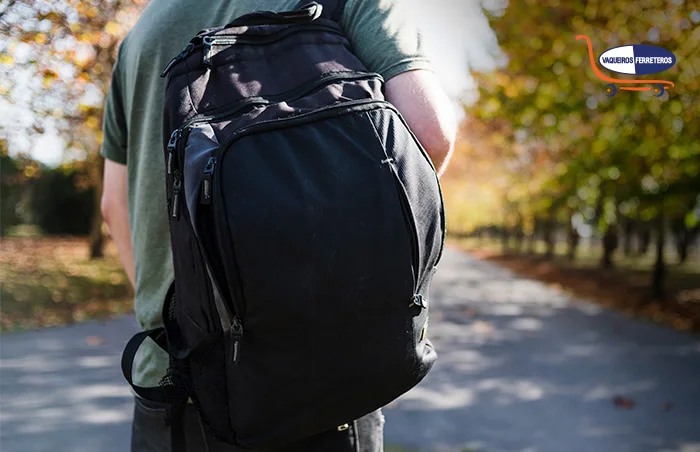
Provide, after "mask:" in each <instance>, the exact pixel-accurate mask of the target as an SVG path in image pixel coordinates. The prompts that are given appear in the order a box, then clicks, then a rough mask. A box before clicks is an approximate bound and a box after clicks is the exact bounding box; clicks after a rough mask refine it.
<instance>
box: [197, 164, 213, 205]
mask: <svg viewBox="0 0 700 452" xmlns="http://www.w3.org/2000/svg"><path fill="white" fill-rule="evenodd" d="M215 168H216V157H209V160H208V161H207V166H205V167H204V172H203V174H202V190H201V194H200V197H199V202H200V204H204V205H209V204H211V198H212V193H211V189H212V185H211V183H212V179H213V178H214V169H215Z"/></svg>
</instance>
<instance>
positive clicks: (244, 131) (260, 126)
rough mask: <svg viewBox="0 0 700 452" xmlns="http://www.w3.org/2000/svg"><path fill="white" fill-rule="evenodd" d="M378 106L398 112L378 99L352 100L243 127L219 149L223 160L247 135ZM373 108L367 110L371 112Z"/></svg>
mask: <svg viewBox="0 0 700 452" xmlns="http://www.w3.org/2000/svg"><path fill="white" fill-rule="evenodd" d="M377 105H382V106H385V107H387V108H391V109H392V110H394V111H396V109H395V108H394V107H393V106H392V105H391V104H390V103H388V102H386V101H383V100H377V99H357V100H351V101H348V102H343V103H341V104H337V105H328V106H325V107H321V108H319V109H316V110H313V111H310V112H307V113H302V114H299V115H295V116H289V117H287V118H282V119H270V120H267V121H262V122H258V123H256V124H253V125H251V126H248V127H243V128H240V129H238V130H236V131H235V132H233V134H232V135H231V136H230V137H229V139H228V140H226V141H225V142H224V145H223V146H221V147H220V148H219V149H221V150H222V152H221V154H222V158H223V155H224V154H225V153H226V150H227V149H228V148H229V147H230V146H231V145H232V144H233V142H234V141H236V140H238V139H239V138H241V137H243V136H245V135H250V134H251V133H256V132H259V131H263V130H273V129H276V128H278V127H277V126H278V125H279V124H287V123H291V124H292V125H294V124H296V123H299V122H304V121H305V120H306V119H307V118H309V117H314V116H320V117H321V119H323V117H325V115H326V114H328V113H331V112H333V110H344V109H347V108H352V107H360V106H366V107H375V106H377ZM370 109H373V108H367V110H370Z"/></svg>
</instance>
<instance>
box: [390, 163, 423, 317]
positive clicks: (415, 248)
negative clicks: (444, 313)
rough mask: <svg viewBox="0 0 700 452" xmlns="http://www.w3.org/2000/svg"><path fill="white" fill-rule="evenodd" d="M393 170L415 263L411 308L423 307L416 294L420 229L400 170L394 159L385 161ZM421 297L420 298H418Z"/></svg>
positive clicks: (418, 274) (418, 271) (418, 279)
mask: <svg viewBox="0 0 700 452" xmlns="http://www.w3.org/2000/svg"><path fill="white" fill-rule="evenodd" d="M384 162H386V163H387V164H388V165H389V168H390V169H391V173H392V175H393V178H394V182H395V183H396V191H397V192H398V196H399V200H400V201H401V210H402V211H403V215H404V220H405V221H406V222H407V225H406V226H408V230H409V235H410V236H411V237H410V238H411V260H412V261H413V273H414V274H413V293H414V296H413V300H412V302H411V306H414V305H415V306H420V307H424V306H423V299H422V296H420V294H416V292H417V291H418V288H419V285H420V278H419V277H420V248H419V245H418V228H417V227H416V219H415V217H414V216H413V210H412V209H411V203H410V201H409V199H408V195H407V194H406V189H405V187H404V186H403V183H402V182H401V179H400V178H399V170H398V168H396V163H395V162H394V159H393V158H388V159H387V160H385V161H384ZM416 295H419V298H417V297H416Z"/></svg>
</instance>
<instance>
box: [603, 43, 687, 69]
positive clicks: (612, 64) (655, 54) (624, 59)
mask: <svg viewBox="0 0 700 452" xmlns="http://www.w3.org/2000/svg"><path fill="white" fill-rule="evenodd" d="M598 61H599V62H600V64H601V66H603V67H604V68H605V69H609V70H611V71H613V72H618V73H620V74H636V75H641V74H655V73H657V72H661V71H665V70H666V69H669V68H670V67H671V66H673V65H674V64H676V57H675V55H673V54H672V53H671V52H670V51H668V50H666V49H663V48H661V47H656V46H650V45H646V44H637V45H633V46H621V47H615V48H612V49H610V50H606V51H605V52H603V54H602V55H601V56H600V58H598Z"/></svg>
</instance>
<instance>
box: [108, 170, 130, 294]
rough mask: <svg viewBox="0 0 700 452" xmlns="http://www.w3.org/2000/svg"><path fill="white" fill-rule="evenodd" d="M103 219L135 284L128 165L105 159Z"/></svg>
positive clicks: (127, 272)
mask: <svg viewBox="0 0 700 452" xmlns="http://www.w3.org/2000/svg"><path fill="white" fill-rule="evenodd" d="M101 208H102V217H103V218H104V220H105V223H107V227H108V228H109V233H110V235H111V236H112V240H114V244H115V245H116V246H117V251H118V252H119V258H120V259H121V261H122V265H123V266H124V270H125V271H126V276H127V277H128V278H129V281H130V282H131V286H132V287H135V284H134V251H133V248H132V244H131V232H130V229H129V210H128V199H127V173H126V165H122V164H120V163H116V162H114V161H112V160H109V159H105V171H104V190H103V191H102V203H101Z"/></svg>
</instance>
